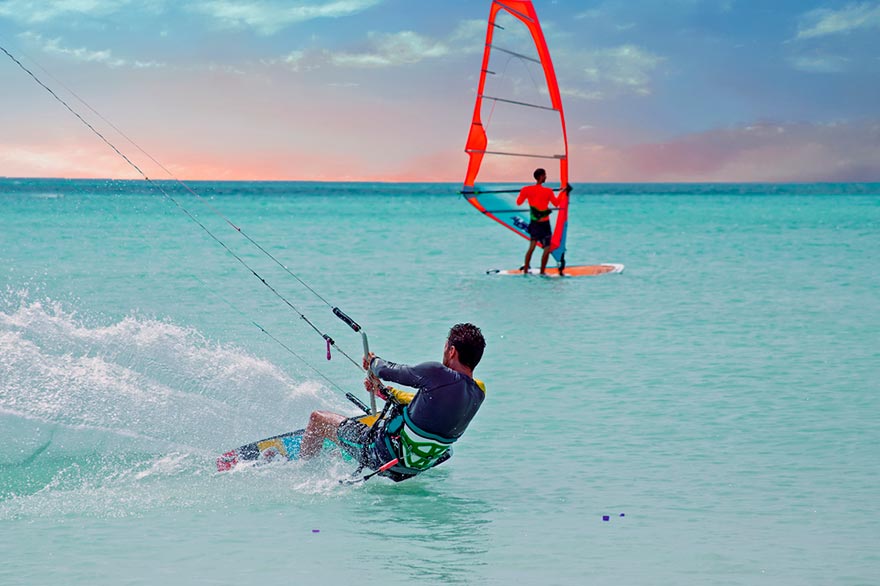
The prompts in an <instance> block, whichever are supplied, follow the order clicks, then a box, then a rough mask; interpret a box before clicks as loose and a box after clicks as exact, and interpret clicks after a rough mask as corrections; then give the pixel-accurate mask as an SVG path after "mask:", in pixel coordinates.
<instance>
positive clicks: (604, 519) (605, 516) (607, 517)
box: [602, 515, 611, 521]
mask: <svg viewBox="0 0 880 586" xmlns="http://www.w3.org/2000/svg"><path fill="white" fill-rule="evenodd" d="M610 518H611V517H609V516H608V515H602V520H603V521H607V520H609V519H610Z"/></svg>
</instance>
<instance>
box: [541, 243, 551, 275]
mask: <svg viewBox="0 0 880 586" xmlns="http://www.w3.org/2000/svg"><path fill="white" fill-rule="evenodd" d="M549 257H550V246H549V245H548V246H545V247H544V254H542V255H541V274H542V275H543V274H544V270H545V269H546V268H547V259H548V258H549Z"/></svg>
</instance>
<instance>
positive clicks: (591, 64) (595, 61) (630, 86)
mask: <svg viewBox="0 0 880 586" xmlns="http://www.w3.org/2000/svg"><path fill="white" fill-rule="evenodd" d="M573 59H576V60H577V63H578V68H579V70H580V73H581V75H582V77H583V79H585V80H586V81H587V82H589V83H591V84H593V85H595V86H599V87H602V88H606V89H604V90H602V89H600V90H592V91H590V92H586V95H587V96H589V97H590V99H597V98H599V97H601V96H604V95H609V94H614V93H621V92H623V93H630V92H632V93H636V94H639V95H648V94H650V93H651V87H650V83H651V74H652V73H653V72H654V70H656V69H657V67H658V66H659V65H660V64H661V63H663V61H665V58H664V57H661V56H659V55H655V54H653V53H650V52H648V51H646V50H644V49H642V48H640V47H637V46H636V45H621V46H619V47H612V48H609V49H599V50H596V51H592V52H590V53H586V54H581V55H579V56H574V57H573ZM568 91H569V92H572V91H574V90H568Z"/></svg>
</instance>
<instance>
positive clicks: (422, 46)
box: [330, 31, 450, 67]
mask: <svg viewBox="0 0 880 586" xmlns="http://www.w3.org/2000/svg"><path fill="white" fill-rule="evenodd" d="M369 44H370V45H371V48H370V50H368V51H365V52H362V53H336V54H333V55H332V56H331V59H330V60H331V62H332V63H333V64H334V65H340V66H352V67H388V66H393V65H409V64H412V63H418V62H419V61H422V60H424V59H432V58H437V57H443V56H445V55H448V54H449V53H450V48H449V45H447V44H446V43H444V42H442V41H437V40H433V39H430V38H429V37H426V36H424V35H420V34H418V33H415V32H413V31H402V32H399V33H390V34H381V33H370V34H369Z"/></svg>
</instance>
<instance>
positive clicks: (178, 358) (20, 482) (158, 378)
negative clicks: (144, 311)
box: [0, 295, 335, 515]
mask: <svg viewBox="0 0 880 586" xmlns="http://www.w3.org/2000/svg"><path fill="white" fill-rule="evenodd" d="M23 297H24V298H23V299H22V301H21V303H20V304H19V305H18V306H17V307H15V308H12V309H8V310H0V445H2V446H4V447H3V449H2V450H0V469H2V472H0V476H2V477H3V478H4V479H3V480H2V481H0V500H3V499H7V500H8V501H9V502H7V503H6V505H5V506H6V507H7V508H8V507H12V509H10V510H17V511H19V512H21V511H23V510H26V509H27V507H26V506H25V505H22V503H21V498H26V499H28V498H31V499H32V498H37V499H40V500H45V499H47V498H48V499H49V501H51V502H56V501H55V499H56V497H57V494H58V493H61V492H64V493H67V492H70V491H71V490H72V491H74V492H75V493H78V494H82V495H91V496H89V497H88V498H86V496H82V498H81V499H79V500H77V502H78V503H79V505H78V506H83V507H86V506H91V505H86V504H85V503H87V502H91V498H92V497H94V495H95V493H96V492H97V493H99V494H101V495H103V497H104V498H110V500H113V499H112V496H111V495H108V494H106V493H108V492H109V493H113V494H116V493H117V492H120V489H119V487H120V486H123V487H128V488H126V489H124V490H121V492H120V494H121V493H127V491H128V490H134V488H133V487H135V486H137V487H139V488H138V490H141V489H142V488H143V486H144V485H145V484H149V483H151V482H157V481H158V482H159V483H160V484H168V483H171V484H180V483H181V482H182V481H181V478H184V479H187V480H186V481H183V483H184V484H185V485H188V484H189V483H191V482H192V481H195V480H196V479H199V482H207V480H205V479H211V478H212V477H213V470H214V465H213V459H214V458H215V457H216V455H217V454H218V453H219V452H220V451H221V450H224V449H228V447H229V446H230V445H238V444H240V443H243V441H245V440H247V439H250V438H256V437H261V436H264V435H267V433H271V432H276V431H286V430H289V429H292V428H294V427H295V426H301V425H302V424H303V423H304V422H305V420H306V418H307V416H308V413H309V412H310V411H311V410H313V409H315V408H319V407H320V408H327V406H328V405H327V403H328V402H329V403H330V404H331V405H332V404H334V403H333V401H334V399H333V396H332V395H331V394H330V393H329V392H326V391H327V390H326V389H325V388H324V387H322V385H321V383H319V382H316V381H311V380H296V379H294V378H292V377H291V376H290V375H289V374H287V373H286V372H285V371H284V370H282V369H281V368H279V367H278V366H276V365H274V364H272V363H271V362H269V361H266V360H264V359H261V358H259V357H257V356H254V355H252V354H250V353H248V352H247V351H245V350H243V349H241V348H238V347H236V346H234V345H229V344H221V343H217V342H214V341H211V340H208V339H206V338H205V337H204V336H203V335H201V334H200V333H199V332H198V331H196V330H194V329H192V328H187V327H182V326H179V325H177V324H174V323H171V322H168V321H158V320H152V319H142V318H138V317H134V316H129V317H126V318H123V319H121V320H119V321H117V322H115V323H111V324H109V325H106V324H105V325H94V324H91V323H90V322H89V320H88V319H87V318H86V317H83V316H79V315H77V314H76V313H75V312H72V311H70V310H67V309H65V307H64V306H63V304H61V303H57V302H53V301H51V300H42V301H29V300H27V299H26V295H24V296H23ZM4 301H5V302H6V304H7V305H8V304H9V303H8V301H9V300H8V298H7V299H6V300H4ZM257 393H258V394H259V397H260V401H254V400H253V397H254V396H255V395H256V394H257ZM292 470H295V468H288V469H286V470H285V471H284V472H283V473H282V475H287V474H290V473H291V471H292ZM257 474H258V475H259V477H262V476H264V475H265V474H266V472H262V471H261V472H259V473H257ZM327 480H329V477H322V478H319V479H317V480H316V479H315V477H314V475H305V476H298V477H297V478H296V481H295V482H296V483H297V484H298V485H303V486H305V487H312V489H313V490H318V491H321V490H323V489H322V488H321V486H323V484H325V483H326V481H327ZM286 481H290V479H286ZM334 482H335V481H334ZM191 489H192V487H191V486H190V487H189V488H187V489H186V490H183V491H182V492H187V491H189V490H191ZM157 491H158V493H157V494H156V495H155V499H154V502H155V503H158V502H164V501H163V500H162V496H161V492H162V489H161V488H159V489H157ZM171 492H172V493H174V494H177V491H175V490H171ZM47 495H52V496H51V497H49V496H47ZM62 500H63V499H62ZM172 500H173V501H175V502H177V501H179V502H181V503H182V502H184V501H185V500H186V499H185V498H184V497H183V496H180V495H178V496H175V497H174V498H173V499H172ZM12 502H16V503H18V505H15V506H13V505H11V503H12ZM141 503H142V505H143V506H149V503H148V502H147V501H143V500H141ZM44 504H45V503H44ZM23 506H25V508H24V509H22V508H21V507H23ZM58 506H60V507H62V508H64V507H65V505H58ZM100 507H104V508H100ZM107 507H110V508H107ZM99 508H100V510H103V511H105V512H107V513H108V514H110V510H111V509H112V507H111V506H110V505H109V504H106V501H105V505H100V506H99ZM10 510H7V513H10ZM113 510H114V511H115V512H113V513H112V514H114V515H115V514H124V511H122V510H116V509H113Z"/></svg>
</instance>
